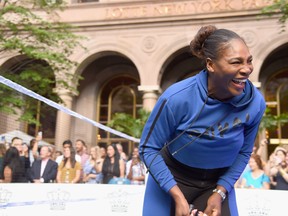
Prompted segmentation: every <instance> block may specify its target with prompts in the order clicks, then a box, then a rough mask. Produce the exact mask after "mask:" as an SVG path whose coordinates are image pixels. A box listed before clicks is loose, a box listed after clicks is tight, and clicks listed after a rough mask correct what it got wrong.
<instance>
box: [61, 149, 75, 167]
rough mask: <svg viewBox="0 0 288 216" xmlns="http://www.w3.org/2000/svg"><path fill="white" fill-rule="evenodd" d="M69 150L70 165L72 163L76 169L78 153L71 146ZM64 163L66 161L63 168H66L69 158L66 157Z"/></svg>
mask: <svg viewBox="0 0 288 216" xmlns="http://www.w3.org/2000/svg"><path fill="white" fill-rule="evenodd" d="M69 149H70V163H71V167H72V168H74V167H75V164H76V159H75V155H76V151H75V149H74V148H73V147H72V146H70V147H69ZM63 161H64V163H63V167H65V165H66V163H67V161H68V158H66V157H65V156H64V159H63Z"/></svg>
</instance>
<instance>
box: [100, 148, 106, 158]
mask: <svg viewBox="0 0 288 216" xmlns="http://www.w3.org/2000/svg"><path fill="white" fill-rule="evenodd" d="M100 154H101V158H102V159H103V160H104V159H105V157H106V154H107V151H106V148H105V147H104V146H101V147H100Z"/></svg>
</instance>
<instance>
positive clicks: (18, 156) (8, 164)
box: [0, 135, 145, 185]
mask: <svg viewBox="0 0 288 216" xmlns="http://www.w3.org/2000/svg"><path fill="white" fill-rule="evenodd" d="M41 139H42V137H41V136H40V135H38V136H37V137H36V138H35V139H32V140H31V141H30V144H26V143H23V140H22V139H21V138H20V137H14V138H13V139H12V140H11V143H9V144H8V145H7V143H0V182H1V183H72V184H73V183H87V184H88V183H89V184H120V183H121V184H137V185H141V184H144V182H145V167H144V164H143V162H142V161H141V160H140V157H139V151H138V147H137V146H135V147H134V149H133V151H132V153H131V154H130V155H128V156H127V154H126V153H125V152H124V151H123V147H122V145H121V144H120V143H117V144H111V145H108V146H107V148H105V147H100V146H97V145H95V146H91V147H90V148H88V147H87V145H86V143H85V142H84V141H83V140H81V139H77V140H76V141H75V144H74V143H73V142H72V141H71V140H65V141H64V142H63V143H62V147H63V148H62V150H56V149H55V146H54V145H42V146H39V142H40V141H41Z"/></svg>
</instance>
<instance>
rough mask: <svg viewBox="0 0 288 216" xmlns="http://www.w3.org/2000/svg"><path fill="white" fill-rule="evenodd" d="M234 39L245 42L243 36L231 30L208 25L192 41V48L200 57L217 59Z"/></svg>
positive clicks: (194, 53)
mask: <svg viewBox="0 0 288 216" xmlns="http://www.w3.org/2000/svg"><path fill="white" fill-rule="evenodd" d="M232 39H240V40H242V41H243V42H244V43H245V41H244V40H243V38H241V37H240V36H239V35H238V34H237V33H235V32H233V31H231V30H228V29H217V28H216V27H215V26H213V25H207V26H203V27H201V28H200V30H199V31H198V32H197V34H196V36H195V37H194V39H193V40H192V41H191V43H190V49H191V52H192V54H193V55H195V56H196V57H198V58H199V59H202V60H206V59H207V58H210V59H217V58H218V57H219V54H220V53H221V51H223V50H224V49H225V48H227V46H228V45H229V41H231V40H232Z"/></svg>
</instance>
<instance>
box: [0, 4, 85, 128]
mask: <svg viewBox="0 0 288 216" xmlns="http://www.w3.org/2000/svg"><path fill="white" fill-rule="evenodd" d="M64 8H65V4H64V3H63V2H62V1H57V0H56V1H51V0H21V1H20V0H4V1H3V0H2V1H1V0H0V58H4V56H9V55H11V54H12V55H13V56H14V57H13V59H14V61H13V62H14V64H12V66H11V67H10V66H9V67H4V66H2V67H1V68H0V75H1V76H3V77H6V78H8V79H10V80H12V81H14V82H16V83H18V84H20V85H22V86H24V87H27V88H29V89H30V90H32V91H35V92H36V93H38V94H40V95H42V96H45V97H48V98H49V99H52V100H54V101H56V102H61V99H60V98H59V96H58V95H57V94H55V93H54V92H53V89H54V88H55V87H61V88H66V89H69V90H71V91H76V88H75V85H72V83H78V80H79V78H80V77H75V76H74V75H73V74H71V71H73V68H75V66H76V65H77V62H74V61H72V60H71V59H70V58H69V57H70V56H71V55H72V54H73V51H74V50H75V48H77V47H82V46H81V40H82V39H84V38H83V37H82V36H79V35H76V34H74V33H73V32H72V30H73V28H74V27H73V26H70V25H67V24H65V23H61V22H59V21H58V20H59V19H58V18H59V16H58V13H57V12H58V11H59V10H63V9H64ZM82 48H83V47H82ZM76 86H77V84H76ZM38 106H39V103H38V102H35V101H34V102H33V101H32V100H31V99H29V98H27V97H25V99H23V95H20V94H18V93H16V92H15V91H14V90H11V89H10V88H9V87H7V86H4V85H0V111H2V112H6V113H16V110H17V109H21V110H22V113H23V115H22V116H21V118H20V120H25V121H27V122H28V123H35V124H39V122H38V121H37V119H36V118H35V111H36V109H37V107H38Z"/></svg>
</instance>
